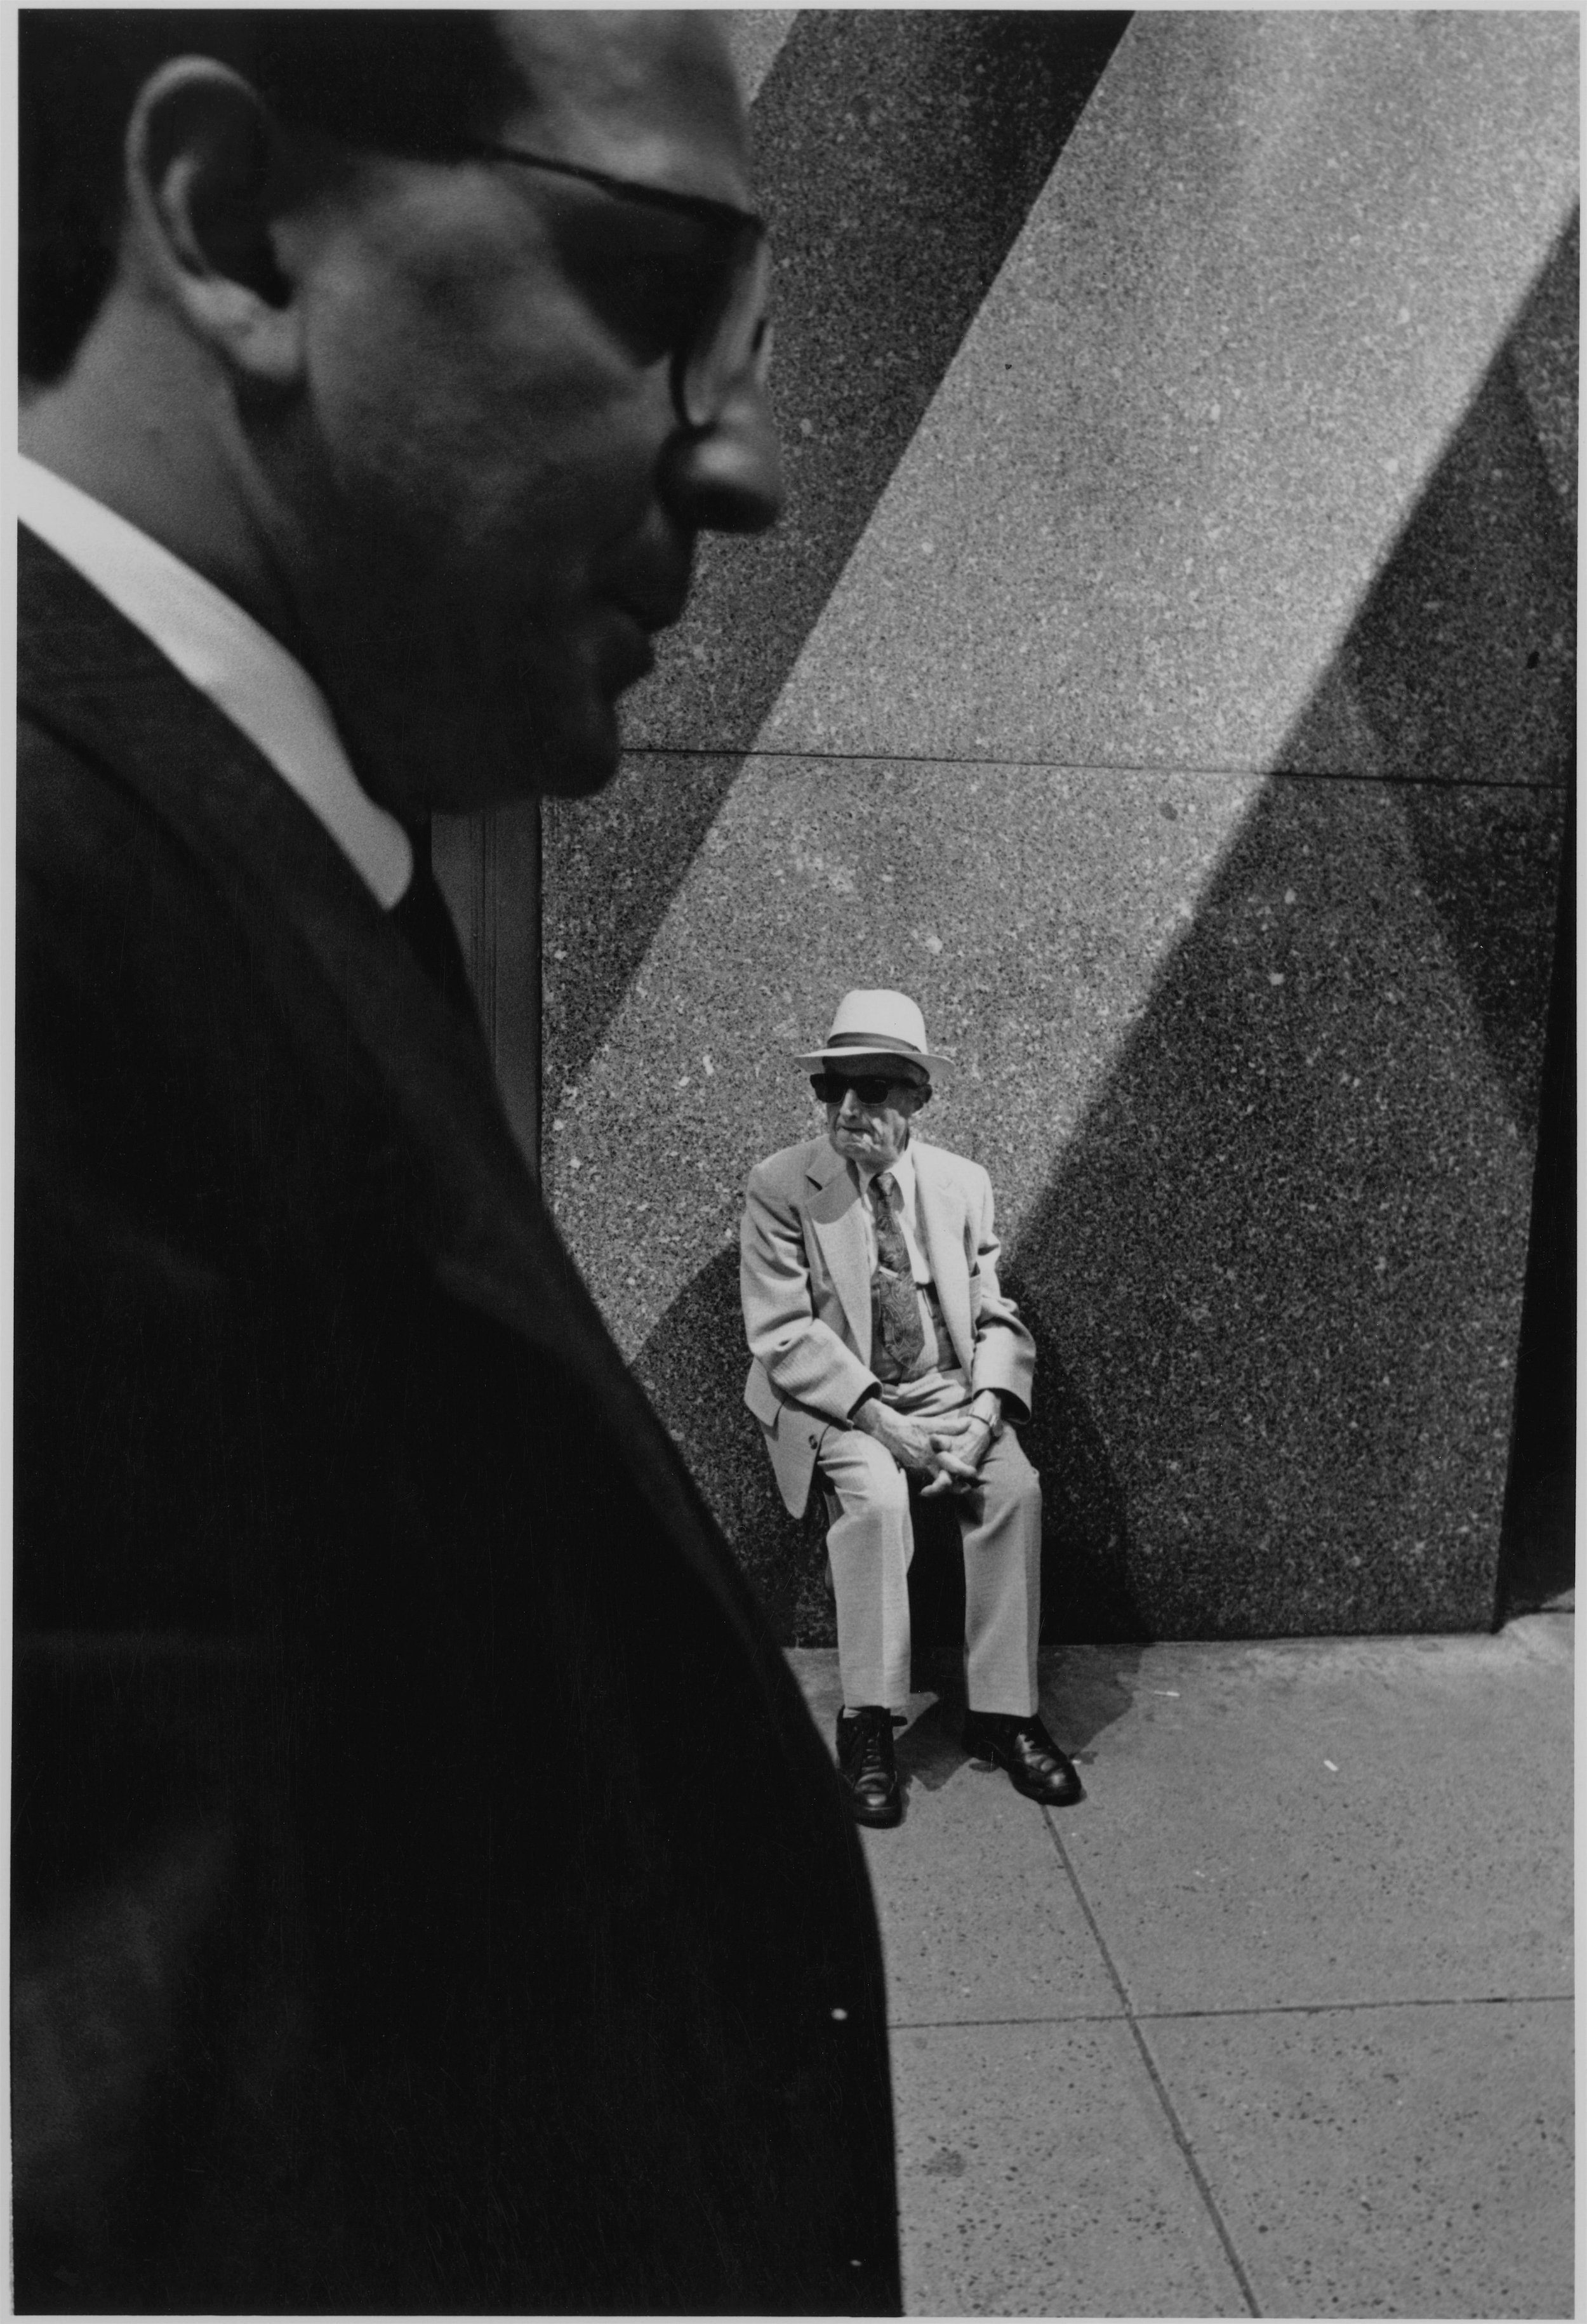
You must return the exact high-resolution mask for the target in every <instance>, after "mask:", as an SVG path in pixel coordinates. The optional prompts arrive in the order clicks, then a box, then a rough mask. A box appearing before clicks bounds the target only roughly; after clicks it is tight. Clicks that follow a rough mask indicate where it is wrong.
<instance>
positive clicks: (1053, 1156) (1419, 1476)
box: [548, 761, 1559, 1637]
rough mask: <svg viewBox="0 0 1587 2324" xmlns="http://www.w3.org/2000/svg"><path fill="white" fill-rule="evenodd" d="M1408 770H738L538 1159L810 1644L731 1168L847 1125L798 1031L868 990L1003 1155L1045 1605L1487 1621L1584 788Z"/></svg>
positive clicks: (1214, 1626) (1230, 1618) (806, 1574)
mask: <svg viewBox="0 0 1587 2324" xmlns="http://www.w3.org/2000/svg"><path fill="white" fill-rule="evenodd" d="M647 768H648V770H649V772H650V776H651V777H652V779H653V778H654V776H655V775H656V774H657V773H658V772H659V771H660V768H659V763H658V762H657V761H649V762H647ZM1409 797H1410V795H1409V794H1408V793H1407V792H1405V791H1403V790H1402V788H1400V787H1399V786H1394V785H1386V784H1381V783H1373V782H1361V783H1353V782H1352V783H1344V782H1328V783H1324V782H1312V781H1296V780H1289V779H1280V780H1277V781H1274V782H1272V783H1270V784H1269V785H1267V786H1265V787H1264V786H1261V785H1257V784H1254V783H1252V782H1251V781H1250V780H1249V779H1246V778H1241V777H1229V778H1226V779H1221V780H1219V779H1205V778H1197V777H1193V776H1181V775H1170V774H1162V773H1148V774H1140V775H1135V776H1129V777H1126V776H1122V775H1120V774H1118V773H1116V772H1105V771H1093V772H1091V773H1084V774H1083V773H1079V772H1075V771H1072V770H1071V771H1064V772H1053V771H1051V770H1039V769H1037V770H1029V769H1027V770H1016V769H1011V768H1001V769H997V770H986V769H977V770H963V769H955V768H929V767H920V766H909V765H900V764H897V763H888V764H883V765H875V766H871V767H866V768H856V767H849V768H844V769H835V768H833V767H831V766H830V765H828V764H825V763H822V762H820V761H816V762H809V761H802V762H788V763H768V762H764V761H762V762H759V763H758V764H757V766H756V768H755V770H754V771H753V773H752V775H749V776H746V777H745V778H744V779H743V780H742V781H741V782H740V784H739V785H738V786H737V787H736V788H735V789H734V793H733V795H732V797H731V799H730V801H729V803H728V806H727V808H726V809H725V810H724V813H723V815H722V816H720V817H719V818H718V820H717V822H716V823H715V825H713V829H712V839H711V844H709V845H708V846H707V847H706V849H705V850H704V851H703V852H702V854H701V856H700V857H699V858H698V859H697V862H696V863H695V864H694V866H693V867H692V869H691V871H690V873H689V877H688V881H687V885H686V887H685V890H683V892H682V896H681V897H680V899H679V904H678V908H676V909H675V910H674V912H673V913H672V914H671V915H670V916H669V921H668V924H667V927H666V929H665V931H664V933H663V936H662V937H661V938H660V940H659V941H658V943H657V944H656V945H654V946H652V948H651V952H650V957H649V960H648V962H647V966H646V970H645V972H644V973H643V974H642V975H641V977H640V978H639V979H637V980H636V982H635V983H634V985H633V987H632V990H631V991H630V992H629V993H628V995H627V996H626V998H625V1001H624V1003H623V1008H622V1010H620V1012H619V1015H618V1019H617V1021H616V1023H615V1024H614V1027H613V1028H612V1031H611V1035H610V1037H609V1038H608V1039H607V1040H606V1041H605V1043H604V1045H603V1047H602V1048H601V1049H600V1051H599V1052H598V1054H597V1056H596V1058H595V1062H594V1064H593V1065H592V1066H591V1067H590V1069H589V1070H588V1071H587V1072H586V1074H585V1076H584V1078H583V1080H582V1082H581V1083H580V1084H577V1086H576V1087H573V1088H569V1087H567V1086H566V1085H565V1086H563V1087H562V1088H561V1090H560V1091H559V1092H558V1093H557V1094H556V1098H555V1107H554V1113H553V1121H552V1127H553V1130H554V1133H555V1134H554V1141H553V1145H552V1148H551V1153H550V1160H549V1187H550V1191H551V1194H552V1199H553V1202H554V1204H555V1207H556V1209H557V1213H558V1217H559V1219H560V1221H561V1222H562V1226H563V1230H564V1232H565V1233H566V1234H567V1238H568V1240H569V1242H570V1244H571V1246H572V1248H573V1250H574V1251H575V1254H576V1256H577V1258H578V1259H579V1262H580V1264H581V1266H582V1267H583V1268H585V1271H586V1275H587V1276H588V1277H589V1280H590V1282H591V1284H592V1286H593V1287H594V1289H595V1294H596V1296H597V1297H598V1298H599V1300H600V1302H601V1304H602V1306H603V1308H604V1311H605V1312H606V1314H607V1315H608V1317H609V1318H610V1319H611V1320H612V1322H613V1323H614V1326H615V1328H616V1329H617V1331H618V1333H619V1336H620V1338H621V1340H622V1341H623V1344H624V1346H625V1347H626V1349H627V1350H628V1351H629V1352H630V1353H631V1354H632V1357H633V1359H634V1360H635V1361H636V1363H637V1366H638V1369H639V1370H640V1372H641V1377H642V1378H643V1379H645V1380H646V1381H647V1383H648V1384H649V1385H650V1388H651V1390H652V1393H653V1395H654V1396H655V1397H656V1400H657V1402H658V1404H659V1406H660V1410H661V1412H662V1414H663V1416H664V1417H665V1418H666V1419H667V1421H668V1424H669V1426H670V1427H671V1428H672V1430H673V1432H674V1434H676V1435H677V1437H678V1441H679V1443H680V1444H681V1445H682V1447H683V1449H684V1452H685V1453H686V1455H687V1458H688V1460H689V1462H690V1464H691V1466H692V1467H693V1468H694V1470H695V1471H696V1473H697V1475H698V1476H699V1477H700V1479H701V1480H702V1482H703V1483H704V1485H705V1487H706V1491H707V1493H708V1494H709V1495H710V1497H711V1498H712V1499H713V1501H714V1503H715V1506H716V1508H717V1510H718V1513H719V1515H720V1516H721V1517H722V1518H723V1521H724V1524H725V1525H726V1526H727V1528H728V1531H729V1533H730V1535H731V1536H732V1537H733V1538H734V1541H735V1543H737V1545H739V1547H740V1549H741V1551H742V1553H743V1554H744V1556H745V1557H746V1560H747V1561H748V1563H749V1564H750V1568H751V1571H752V1572H754V1573H755V1575H756V1577H757V1579H758V1581H759V1582H760V1583H761V1587H762V1589H763V1590H765V1591H767V1592H768V1594H769V1597H770V1602H771V1604H772V1608H773V1612H774V1616H775V1618H777V1619H778V1620H779V1621H780V1624H782V1626H783V1628H784V1631H785V1635H790V1636H791V1635H798V1636H802V1637H815V1636H819V1635H821V1630H820V1625H821V1623H822V1621H823V1620H824V1618H825V1609H824V1603H823V1600H822V1597H821V1593H820V1591H819V1587H818V1572H819V1546H818V1539H817V1534H816V1532H815V1531H814V1529H813V1528H810V1527H807V1526H796V1525H795V1524H794V1523H793V1522H792V1521H791V1520H790V1519H789V1518H788V1517H787V1516H786V1515H785V1514H784V1513H783V1512H782V1511H781V1508H780V1503H779V1502H778V1500H777V1499H776V1496H775V1493H774V1491H773V1489H772V1487H771V1483H770V1471H769V1469H768V1467H767V1465H766V1463H765V1459H764V1454H763V1452H762V1449H761V1443H760V1438H759V1433H758V1430H757V1428H756V1426H755V1424H754V1423H753V1422H752V1420H751V1419H750V1417H749V1416H748V1415H747V1413H745V1412H744V1411H743V1408H742V1405H741V1403H740V1393H741V1389H742V1383H743V1371H744V1369H745V1364H746V1359H745V1355H744V1351H743V1336H742V1326H741V1323H740V1320H739V1313H738V1304H737V1271H736V1268H737V1261H736V1239H735V1230H736V1222H737V1217H738V1210H739V1196H740V1190H741V1188H742V1185H743V1178H744V1176H745V1174H746V1173H747V1171H748V1170H749V1168H750V1167H752V1164H753V1163H754V1162H755V1161H756V1160H757V1159H759V1158H760V1157H761V1155H763V1154H765V1153H769V1152H770V1151H772V1150H774V1149H775V1148H778V1147H780V1146H783V1145H787V1144H789V1143H791V1142H793V1141H794V1140H796V1139H798V1138H801V1137H807V1136H809V1135H811V1134H813V1133H814V1132H815V1130H817V1129H818V1127H819V1120H818V1117H817V1113H816V1110H815V1107H814V1104H813V1102H812V1101H811V1100H810V1098H809V1096H808V1094H807V1093H806V1092H805V1091H804V1089H803V1085H802V1083H801V1080H800V1077H799V1076H798V1074H796V1073H794V1072H793V1071H791V1070H790V1068H789V1065H787V1063H786V1059H787V1057H788V1055H789V1052H790V1051H792V1050H794V1049H796V1048H798V1047H800V1046H802V1045H803V1044H804V1043H805V1042H806V1041H807V1040H808V1039H809V1038H810V1037H813V1036H815V1035H817V1034H818V1033H819V1032H820V1031H821V1030H822V1029H823V1028H824V1027H825V1025H826V1021H827V1018H828V1016H829V1013H830V1010H831V1006H832V1003H833V1001H834V1000H835V996H836V994H837V993H838V992H839V991H842V990H843V989H844V988H845V987H846V986H848V985H850V984H856V983H864V984H872V983H891V984H898V985H900V986H902V987H903V988H904V989H905V990H908V991H913V992H914V993H916V995H917V996H918V998H919V1000H920V1001H921V1003H922V1006H923V1007H924V1008H925V1010H926V1012H927V1026H928V1029H929V1031H930V1034H931V1037H932V1038H933V1039H934V1040H935V1041H937V1042H938V1043H940V1044H942V1045H944V1046H946V1047H948V1048H950V1049H954V1050H956V1051H957V1053H958V1055H957V1062H956V1065H955V1072H954V1074H953V1075H952V1077H951V1078H946V1077H945V1079H944V1082H943V1085H942V1091H941V1094H940V1097H939V1098H938V1099H937V1100H936V1101H934V1102H933V1105H932V1107H931V1108H930V1109H929V1111H927V1114H926V1115H924V1116H923V1117H922V1118H921V1129H922V1131H923V1133H925V1134H927V1135H929V1136H931V1137H933V1138H935V1139H937V1140H938V1142H940V1143H942V1144H945V1145H947V1146H949V1147H950V1148H955V1150H958V1151H962V1152H967V1153H971V1154H973V1155H974V1156H975V1157H976V1158H978V1159H979V1160H981V1161H983V1163H984V1164H985V1165H986V1167H988V1169H989V1170H990V1171H991V1173H992V1181H993V1185H994V1187H995V1189H996V1191H997V1194H998V1198H999V1202H1000V1204H1001V1225H1002V1230H1003V1233H1004V1238H1005V1245H1006V1251H1007V1260H1006V1272H1007V1276H1008V1279H1009V1281H1010V1284H1011V1285H1012V1286H1014V1287H1015V1288H1016V1289H1017V1291H1018V1293H1019V1296H1020V1298H1021V1300H1022V1301H1023V1303H1024V1306H1025V1310H1026V1312H1027V1314H1028V1316H1029V1321H1030V1323H1031V1325H1032V1328H1033V1330H1034V1331H1035V1333H1036V1334H1037V1338H1038V1347H1039V1349H1040V1361H1041V1371H1040V1375H1039V1377H1040V1379H1041V1395H1040V1398H1039V1401H1038V1418H1037V1421H1036V1423H1035V1425H1033V1427H1032V1429H1031V1431H1030V1432H1029V1439H1028V1442H1029V1448H1030V1450H1031V1452H1032V1455H1033V1457H1034V1458H1035V1459H1036V1461H1037V1463H1038V1467H1039V1468H1040V1469H1041V1470H1042V1471H1043V1475H1044V1478H1045V1480H1046V1482H1047V1495H1048V1503H1049V1554H1048V1567H1047V1584H1046V1587H1047V1600H1048V1614H1049V1625H1050V1627H1051V1628H1052V1629H1053V1630H1054V1632H1055V1633H1056V1635H1059V1636H1064V1635H1075V1634H1076V1633H1078V1634H1079V1635H1082V1636H1084V1635H1087V1634H1088V1626H1089V1634H1092V1635H1114V1636H1116V1635H1121V1633H1122V1634H1127V1633H1129V1632H1130V1630H1132V1629H1139V1628H1142V1627H1144V1628H1146V1629H1148V1630H1149V1631H1150V1632H1152V1633H1153V1634H1156V1635H1182V1636H1198V1635H1220V1634H1234V1635H1253V1634H1254V1635H1260V1634H1263V1633H1283V1632H1291V1633H1293V1632H1297V1631H1328V1630H1350V1629H1361V1630H1371V1629H1392V1628H1424V1627H1426V1628H1461V1627H1466V1626H1481V1625H1483V1624H1485V1623H1486V1621H1487V1619H1488V1618H1489V1614H1490V1606H1491V1593H1492V1587H1493V1576H1494V1563H1495V1557H1496V1550H1497V1527H1498V1520H1499V1500H1500V1496H1501V1493H1502V1487H1503V1479H1504V1467H1505V1454H1506V1449H1507V1444H1508V1436H1509V1393H1510V1367H1511V1365H1512V1363H1513V1360H1514V1354H1515V1344H1516V1332H1517V1323H1518V1307H1519V1291H1520V1281H1521V1270H1522V1266H1523V1262H1524V1257H1525V1249H1526V1223H1527V1198H1528V1186H1529V1174H1530V1148H1529V1142H1528V1138H1527V1129H1526V1125H1527V1120H1528V1118H1529V1108H1530V1107H1531V1105H1532V1103H1533V1102H1534V1096H1535V1086H1536V1070H1537V1057H1538V1050H1539V1037H1540V1027H1541V1021H1542V1013H1543V1005H1544V1000H1545V991H1546V978H1547V967H1548V936H1549V921H1550V914H1551V911H1552V900H1553V881H1554V876H1555V861H1556V853H1557V846H1558V833H1559V809H1558V806H1557V795H1556V794H1555V793H1554V792H1553V791H1551V790H1549V789H1547V788H1523V787H1519V786H1515V787H1502V786H1494V787H1482V786H1473V787H1470V788H1461V789H1459V790H1453V791H1452V790H1446V789H1440V790H1437V791H1434V790H1432V789H1431V788H1429V789H1427V790H1426V791H1425V792H1424V791H1418V792H1416V794H1415V795H1414V800H1413V805H1414V810H1415V812H1414V816H1407V812H1406V801H1407V798H1409ZM967 831H973V834H974V836H973V844H968V845H967V844H966V841H965V836H964V835H965V833H966V832H967ZM946 862H959V863H961V864H962V867H963V869H962V871H961V873H960V876H958V877H957V878H955V880H953V881H948V880H945V877H944V871H943V867H944V864H945V863H946ZM1450 924H1453V926H1454V927H1456V928H1457V929H1458V930H1459V936H1458V941H1456V940H1452V939H1451V937H1450V936H1449V935H1448V934H1447V932H1446V929H1447V926H1448V925H1450ZM566 934H567V949H568V950H569V951H570V952H573V951H576V950H577V935H576V933H575V932H573V931H567V932H566ZM1468 960H1470V961H1472V962H1474V963H1476V964H1477V965H1476V967H1475V968H1472V969H1469V970H1468V969H1467V968H1466V967H1465V965H1464V964H1465V963H1466V962H1467V961H1468ZM548 1095H549V1096H550V1093H548Z"/></svg>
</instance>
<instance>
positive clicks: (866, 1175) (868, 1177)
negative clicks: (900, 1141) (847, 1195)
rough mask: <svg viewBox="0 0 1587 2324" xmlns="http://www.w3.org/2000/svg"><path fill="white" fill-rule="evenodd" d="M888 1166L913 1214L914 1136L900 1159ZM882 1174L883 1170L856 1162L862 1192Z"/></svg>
mask: <svg viewBox="0 0 1587 2324" xmlns="http://www.w3.org/2000/svg"><path fill="white" fill-rule="evenodd" d="M886 1168H887V1171H888V1173H889V1174H890V1176H891V1178H892V1181H893V1184H894V1185H896V1186H897V1188H898V1190H899V1200H900V1202H901V1203H902V1204H903V1206H904V1209H905V1210H906V1212H908V1213H909V1214H910V1215H911V1216H912V1215H913V1213H914V1209H915V1141H914V1139H912V1138H911V1139H910V1140H909V1144H908V1145H907V1146H906V1147H905V1148H904V1150H903V1152H902V1153H901V1154H900V1156H899V1158H898V1160H897V1161H896V1162H889V1163H888V1164H887V1165H886ZM881 1175H882V1173H881V1170H862V1169H861V1167H860V1165H859V1164H858V1163H857V1162H856V1163H855V1164H854V1176H856V1178H858V1180H859V1182H860V1192H861V1193H862V1194H866V1193H868V1192H869V1190H870V1186H871V1181H872V1179H873V1178H880V1177H881Z"/></svg>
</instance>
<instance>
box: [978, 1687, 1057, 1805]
mask: <svg viewBox="0 0 1587 2324" xmlns="http://www.w3.org/2000/svg"><path fill="white" fill-rule="evenodd" d="M964 1748H965V1750H966V1751H968V1752H969V1754H970V1756H971V1757H972V1758H975V1759H991V1760H992V1762H993V1764H994V1765H995V1766H999V1767H1001V1768H1002V1770H1003V1772H1004V1774H1005V1775H1007V1776H1008V1779H1009V1781H1010V1784H1012V1785H1013V1786H1014V1789H1015V1790H1016V1791H1017V1792H1023V1793H1024V1794H1025V1797H1026V1798H1027V1799H1028V1800H1039V1801H1040V1802H1041V1804H1042V1806H1043V1807H1044V1808H1069V1807H1073V1806H1074V1804H1075V1801H1076V1800H1078V1799H1084V1796H1085V1794H1084V1790H1083V1788H1082V1785H1081V1782H1080V1776H1079V1774H1078V1771H1077V1770H1076V1768H1075V1762H1074V1761H1073V1759H1070V1758H1067V1757H1066V1756H1065V1754H1064V1753H1063V1752H1062V1751H1060V1750H1059V1748H1058V1747H1057V1745H1056V1743H1055V1742H1054V1741H1053V1738H1052V1737H1051V1736H1050V1735H1049V1734H1048V1733H1047V1729H1046V1728H1045V1727H1044V1726H1043V1725H1042V1723H1041V1721H1040V1720H1039V1719H1010V1717H1009V1716H1008V1715H1007V1713H1006V1712H1003V1711H966V1712H965V1714H964Z"/></svg>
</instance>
